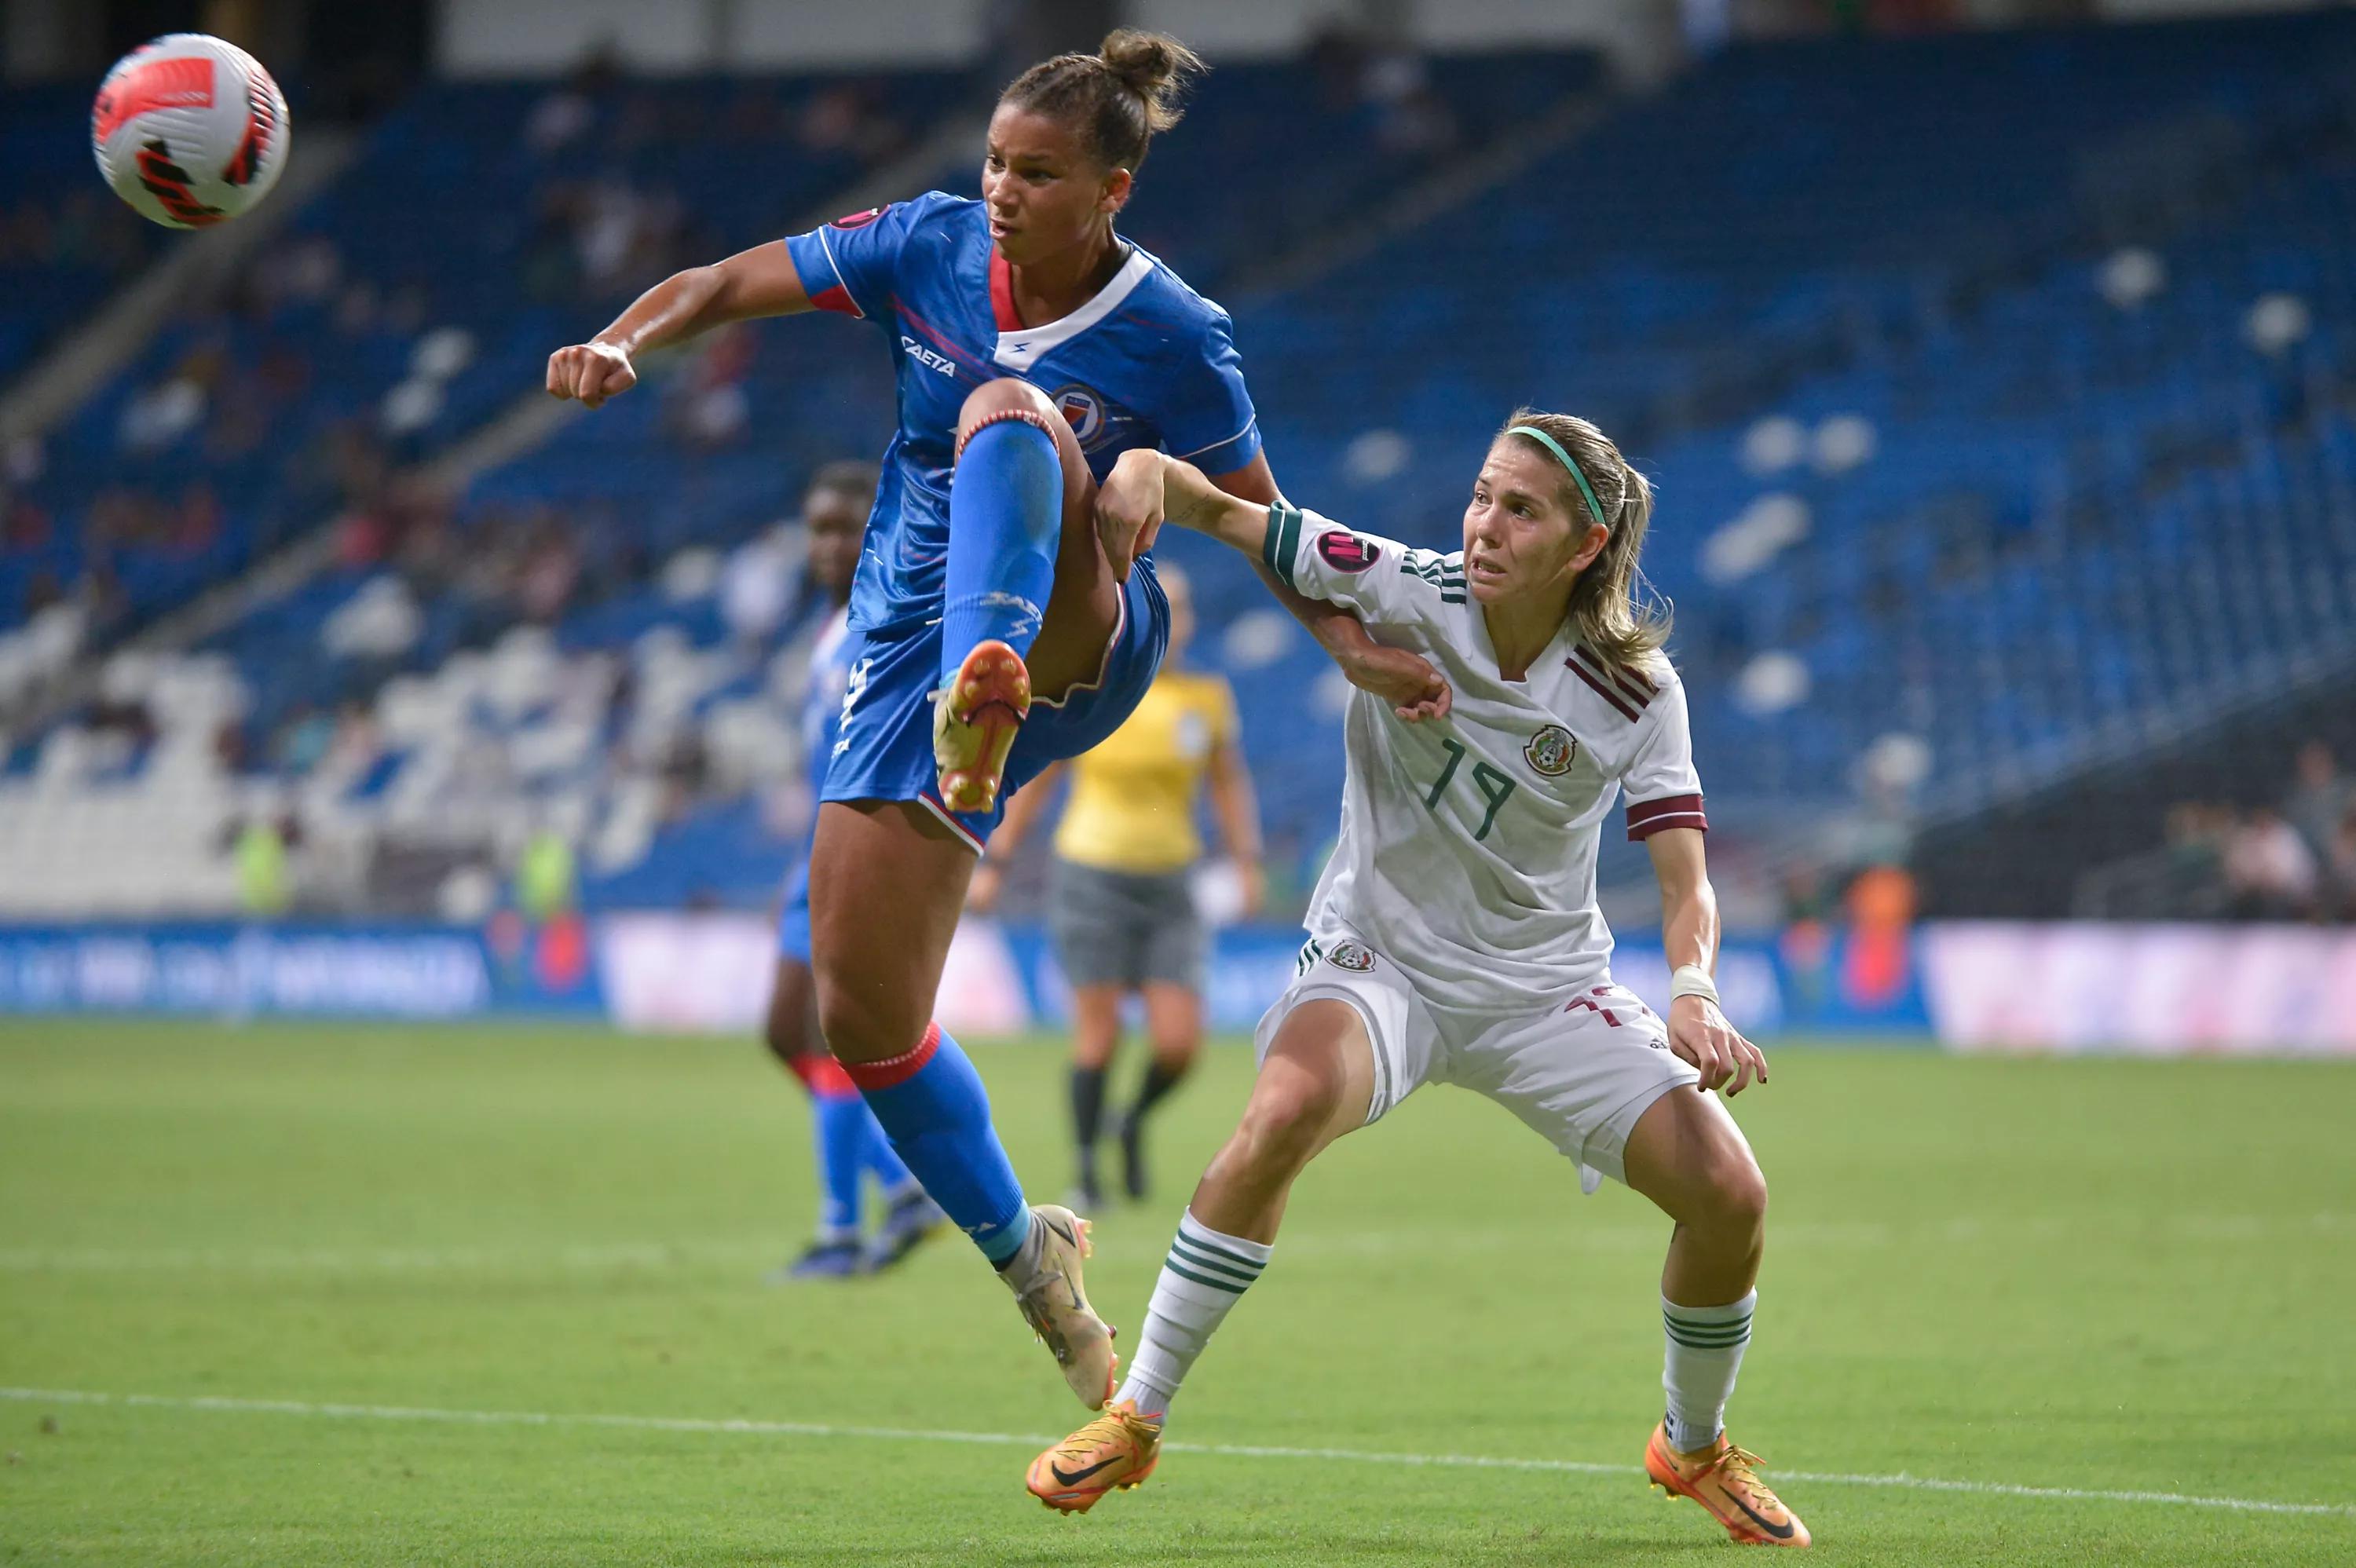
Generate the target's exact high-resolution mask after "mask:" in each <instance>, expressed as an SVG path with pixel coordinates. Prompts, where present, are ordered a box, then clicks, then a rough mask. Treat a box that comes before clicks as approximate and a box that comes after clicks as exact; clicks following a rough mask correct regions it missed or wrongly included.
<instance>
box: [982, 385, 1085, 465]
mask: <svg viewBox="0 0 2356 1568" xmlns="http://www.w3.org/2000/svg"><path fill="white" fill-rule="evenodd" d="M1001 419H1019V420H1023V421H1027V422H1029V423H1032V424H1035V425H1037V426H1038V427H1039V428H1040V429H1042V430H1044V431H1045V432H1047V434H1048V436H1049V437H1050V438H1051V439H1052V438H1054V437H1055V433H1056V427H1057V426H1059V425H1061V424H1062V423H1063V422H1064V419H1063V416H1062V415H1061V414H1059V413H1057V412H1056V411H1055V404H1054V403H1052V402H1049V401H1048V400H1047V394H1046V393H1044V392H1043V391H1041V390H1040V389H1038V388H1036V387H1034V386H1033V385H1032V384H1031V383H1030V382H1028V381H1024V380H1021V379H1017V378H1015V377H1012V376H1001V377H1000V378H998V379H996V380H994V381H984V382H983V383H982V384H981V385H980V386H979V387H976V388H975V389H973V390H972V391H970V392H968V393H967V394H966V399H965V406H964V407H963V408H960V409H959V410H958V450H959V452H962V451H963V450H964V447H965V442H966V438H967V437H969V436H970V435H971V434H973V432H975V431H977V430H979V429H980V428H981V427H982V426H983V425H984V424H987V423H990V422H991V421H994V420H1001Z"/></svg>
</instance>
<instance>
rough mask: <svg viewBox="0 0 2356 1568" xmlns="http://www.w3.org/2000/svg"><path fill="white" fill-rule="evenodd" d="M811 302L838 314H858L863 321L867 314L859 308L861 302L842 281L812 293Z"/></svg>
mask: <svg viewBox="0 0 2356 1568" xmlns="http://www.w3.org/2000/svg"><path fill="white" fill-rule="evenodd" d="M810 304H813V305H816V306H817V307H818V308H819V309H820V310H830V311H832V312H834V314H835V315H850V316H857V317H859V318H860V319H861V320H862V321H863V320H865V319H866V316H867V313H866V312H865V311H863V310H861V309H860V308H859V302H858V301H857V300H855V299H852V298H851V291H850V290H849V289H846V288H844V287H843V286H842V285H841V283H837V284H835V285H834V286H833V287H832V288H830V289H820V290H819V292H818V293H814V294H812V295H810Z"/></svg>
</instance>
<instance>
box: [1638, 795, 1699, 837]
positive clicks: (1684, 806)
mask: <svg viewBox="0 0 2356 1568" xmlns="http://www.w3.org/2000/svg"><path fill="white" fill-rule="evenodd" d="M1664 827H1692V828H1696V829H1698V830H1699V831H1701V832H1704V833H1707V832H1708V831H1709V816H1708V814H1707V813H1705V812H1704V811H1703V810H1702V805H1701V796H1699V795H1663V796H1662V797H1661V798H1660V799H1658V800H1639V801H1632V802H1630V803H1629V805H1628V837H1629V840H1630V841H1631V842H1633V843H1641V842H1643V841H1644V839H1647V838H1650V837H1652V836H1653V835H1654V834H1655V833H1658V832H1659V831H1660V830H1661V829H1662V828H1664Z"/></svg>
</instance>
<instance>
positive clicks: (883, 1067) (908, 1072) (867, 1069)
mask: <svg viewBox="0 0 2356 1568" xmlns="http://www.w3.org/2000/svg"><path fill="white" fill-rule="evenodd" d="M940 1048H941V1026H940V1025H938V1024H926V1026H925V1038H924V1039H922V1040H918V1041H917V1042H916V1049H915V1050H914V1051H902V1052H901V1053H900V1054H899V1055H897V1056H887V1057H885V1058H884V1059H883V1061H846V1062H844V1063H843V1064H842V1071H843V1072H845V1073H847V1074H849V1075H850V1078H851V1083H853V1084H855V1085H856V1086H858V1087H859V1088H860V1089H862V1090H863V1091H865V1092H866V1093H870V1094H873V1093H875V1091H877V1090H878V1089H892V1088H896V1087H898V1086H899V1085H900V1084H903V1083H906V1082H907V1081H908V1080H909V1079H911V1078H914V1077H915V1076H916V1074H917V1073H919V1072H923V1071H924V1070H925V1063H926V1062H928V1061H931V1060H932V1059H933V1053H934V1052H935V1051H938V1050H940Z"/></svg>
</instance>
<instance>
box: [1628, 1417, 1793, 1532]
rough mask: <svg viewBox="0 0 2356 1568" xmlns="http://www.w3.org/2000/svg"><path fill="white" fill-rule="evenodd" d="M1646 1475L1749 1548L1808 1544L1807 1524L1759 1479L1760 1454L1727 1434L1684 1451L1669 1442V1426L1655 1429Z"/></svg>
mask: <svg viewBox="0 0 2356 1568" xmlns="http://www.w3.org/2000/svg"><path fill="white" fill-rule="evenodd" d="M1644 1473H1645V1474H1646V1475H1648V1476H1650V1477H1653V1485H1655V1486H1656V1487H1658V1488H1661V1489H1662V1490H1663V1491H1665V1492H1666V1493H1668V1494H1669V1495H1670V1496H1671V1497H1673V1498H1691V1499H1693V1500H1694V1501H1696V1502H1697V1503H1699V1504H1701V1506H1702V1507H1704V1508H1706V1509H1708V1510H1709V1513H1710V1517H1711V1518H1713V1519H1715V1520H1718V1522H1719V1523H1720V1524H1722V1525H1724V1526H1726V1533H1727V1534H1729V1535H1730V1536H1732V1537H1734V1539H1735V1540H1737V1541H1741V1542H1742V1543H1743V1544H1744V1545H1746V1546H1805V1545H1807V1544H1808V1527H1807V1526H1806V1525H1804V1524H1802V1523H1801V1522H1800V1516H1799V1515H1797V1514H1795V1513H1794V1512H1793V1511H1792V1510H1791V1509H1787V1508H1785V1507H1784V1506H1783V1499H1781V1498H1778V1497H1777V1496H1776V1495H1775V1494H1774V1493H1773V1492H1772V1491H1770V1490H1768V1488H1767V1483H1766V1482H1764V1481H1762V1480H1761V1479H1760V1478H1759V1456H1758V1455H1756V1454H1753V1453H1751V1452H1750V1451H1749V1450H1748V1449H1743V1448H1737V1447H1736V1446H1735V1445H1733V1444H1732V1443H1730V1442H1729V1441H1727V1436H1726V1434H1725V1433H1723V1432H1721V1433H1719V1435H1718V1441H1717V1442H1715V1443H1713V1444H1711V1445H1709V1446H1708V1447H1707V1448H1699V1449H1696V1450H1695V1451H1694V1452H1693V1453H1690V1454H1680V1453H1678V1452H1677V1451H1676V1449H1674V1448H1672V1447H1670V1446H1669V1434H1668V1424H1667V1423H1666V1422H1664V1423H1662V1424H1660V1425H1658V1426H1655V1427H1654V1428H1653V1438H1652V1441H1651V1442H1649V1443H1647V1444H1645V1445H1644Z"/></svg>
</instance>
